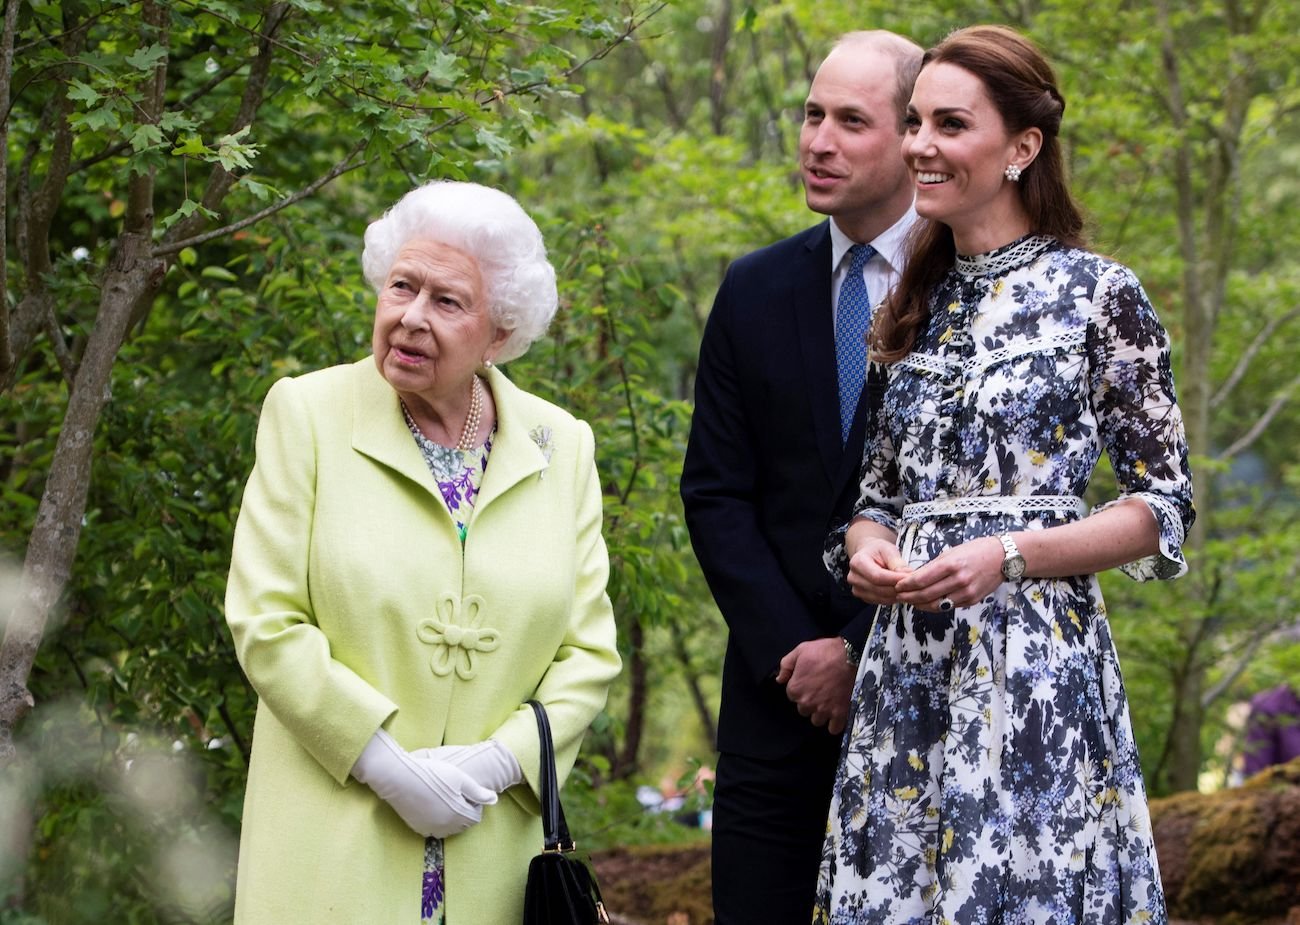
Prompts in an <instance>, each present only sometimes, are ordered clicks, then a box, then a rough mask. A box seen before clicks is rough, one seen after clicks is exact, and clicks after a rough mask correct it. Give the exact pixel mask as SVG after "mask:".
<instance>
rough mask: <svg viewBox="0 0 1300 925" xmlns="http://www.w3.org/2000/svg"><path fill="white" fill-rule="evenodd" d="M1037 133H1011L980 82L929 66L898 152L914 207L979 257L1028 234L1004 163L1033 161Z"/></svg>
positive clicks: (953, 68) (950, 67)
mask: <svg viewBox="0 0 1300 925" xmlns="http://www.w3.org/2000/svg"><path fill="white" fill-rule="evenodd" d="M1041 141H1042V133H1041V132H1040V131H1039V130H1038V129H1036V128H1029V129H1026V130H1025V131H1023V132H1019V133H1016V134H1014V135H1013V134H1012V133H1009V132H1008V131H1007V128H1006V124H1005V123H1004V122H1003V120H1002V116H1001V115H1000V114H999V113H998V110H997V108H996V107H995V106H994V105H993V101H992V100H991V99H990V98H989V95H988V92H987V91H986V89H985V87H984V84H983V82H982V81H981V80H980V79H979V78H978V77H976V76H975V75H974V74H972V73H971V72H970V71H968V70H966V69H965V68H961V67H958V66H957V65H955V64H944V63H940V64H930V65H927V66H926V67H925V68H924V69H923V70H922V71H921V74H920V76H919V77H917V79H916V88H915V89H914V90H913V91H912V102H911V104H910V105H909V106H908V107H907V131H906V134H905V136H904V138H903V157H904V158H905V159H906V161H907V165H908V166H909V167H910V168H911V170H912V176H913V178H914V179H915V183H916V211H917V213H918V214H919V215H921V216H923V217H925V218H929V219H934V220H935V221H939V222H943V223H944V224H945V225H947V226H948V227H949V228H951V229H952V233H953V240H954V242H955V243H956V245H957V250H958V251H960V252H961V253H964V254H978V253H983V252H985V251H990V250H994V249H995V248H998V247H1001V246H1002V245H1004V244H1009V243H1010V242H1012V241H1014V240H1016V239H1017V238H1019V237H1021V236H1023V235H1025V234H1028V233H1029V231H1030V230H1031V229H1030V222H1029V216H1028V213H1027V212H1026V211H1025V207H1024V203H1023V202H1022V200H1021V198H1020V191H1019V188H1018V187H1017V186H1016V184H1015V183H1013V182H1011V181H1010V180H1007V179H1006V177H1005V176H1004V171H1005V170H1006V168H1007V165H1008V164H1016V165H1017V166H1019V167H1020V168H1021V169H1022V170H1024V169H1026V168H1027V167H1028V166H1029V164H1030V162H1032V161H1033V159H1034V155H1036V154H1037V153H1038V148H1039V146H1040V144H1041Z"/></svg>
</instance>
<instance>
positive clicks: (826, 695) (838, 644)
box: [776, 636, 857, 735]
mask: <svg viewBox="0 0 1300 925" xmlns="http://www.w3.org/2000/svg"><path fill="white" fill-rule="evenodd" d="M856 674H857V672H856V670H855V669H854V668H853V666H852V665H850V664H849V662H848V659H847V658H846V657H845V655H844V641H843V640H842V639H840V637H838V636H831V637H829V638H827V639H809V640H808V641H807V642H801V643H799V645H797V646H795V647H794V648H793V649H791V650H790V652H789V653H787V654H786V656H785V658H783V659H781V670H780V671H778V672H777V675H776V683H778V684H784V685H785V695H786V696H787V697H789V698H790V699H791V700H793V701H794V703H795V706H796V707H797V708H798V709H799V715H800V716H806V717H808V719H809V720H810V721H811V722H812V724H813V725H814V726H825V727H826V729H827V731H829V732H830V733H831V735H839V734H840V733H841V732H843V731H844V724H845V722H847V721H848V716H849V700H850V698H851V697H852V696H853V679H854V676H855V675H856Z"/></svg>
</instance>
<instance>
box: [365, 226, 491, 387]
mask: <svg viewBox="0 0 1300 925" xmlns="http://www.w3.org/2000/svg"><path fill="white" fill-rule="evenodd" d="M509 336H510V332H509V331H508V330H503V329H500V328H498V327H497V326H496V325H494V324H493V323H492V319H491V318H490V317H489V314H488V304H487V296H486V293H485V289H484V285H483V276H482V274H481V273H480V272H479V267H478V261H477V260H475V259H474V258H473V257H471V256H470V255H469V254H467V253H465V252H464V251H460V250H457V249H456V248H454V247H451V246H449V245H446V244H442V243H440V242H438V241H430V240H424V239H416V240H413V241H408V242H407V243H406V245H405V246H404V247H403V248H402V249H401V250H400V251H398V253H397V259H396V260H394V261H393V265H392V267H391V268H390V269H389V271H388V277H387V278H386V279H385V281H384V285H383V288H382V289H380V291H379V298H378V301H377V303H376V305H375V331H374V337H373V340H372V342H371V343H372V347H373V349H374V353H375V363H376V365H377V366H378V367H379V372H380V374H381V375H382V376H383V377H384V378H385V379H387V380H388V384H389V385H391V386H392V387H393V388H394V389H396V390H397V391H398V393H399V394H401V395H402V396H403V397H408V396H412V397H418V398H421V399H423V400H424V401H426V402H430V403H432V402H434V401H438V400H441V399H447V398H455V397H459V396H462V395H466V394H468V391H469V387H470V386H469V383H470V380H471V377H472V376H473V375H474V371H475V370H476V369H477V368H478V366H479V364H480V363H482V362H483V360H484V359H490V358H491V357H492V355H493V354H494V353H495V352H496V351H497V350H498V349H499V348H500V347H501V345H502V344H503V343H504V342H505V340H506V338H508V337H509Z"/></svg>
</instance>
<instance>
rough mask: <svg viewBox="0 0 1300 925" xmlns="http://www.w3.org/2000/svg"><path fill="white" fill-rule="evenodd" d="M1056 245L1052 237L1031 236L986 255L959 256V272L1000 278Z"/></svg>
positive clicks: (966, 274) (967, 274)
mask: <svg viewBox="0 0 1300 925" xmlns="http://www.w3.org/2000/svg"><path fill="white" fill-rule="evenodd" d="M1055 243H1056V238H1053V237H1052V236H1051V235H1045V234H1031V235H1028V236H1027V237H1023V238H1021V239H1020V240H1019V241H1013V242H1012V243H1011V244H1008V245H1007V246H1006V247H1000V248H998V249H997V250H993V251H989V252H988V253H986V254H973V255H971V256H969V257H968V256H966V255H965V254H958V255H957V272H958V273H960V274H961V275H962V276H998V275H1000V274H1002V273H1005V272H1007V271H1008V270H1014V269H1015V268H1016V267H1020V266H1024V265H1025V264H1027V263H1029V262H1030V261H1031V260H1033V259H1034V258H1035V257H1037V256H1038V255H1039V254H1041V253H1042V252H1043V251H1045V250H1047V248H1048V247H1050V246H1051V245H1052V244H1055Z"/></svg>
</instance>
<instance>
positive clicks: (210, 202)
mask: <svg viewBox="0 0 1300 925" xmlns="http://www.w3.org/2000/svg"><path fill="white" fill-rule="evenodd" d="M289 10H290V7H289V4H287V3H272V4H271V6H270V7H268V8H267V11H266V16H265V17H264V18H263V20H262V31H261V34H260V35H259V37H258V46H257V55H256V57H254V58H253V63H252V66H251V67H250V68H249V72H248V80H247V82H246V83H245V84H244V94H243V96H242V97H241V99H240V101H239V112H238V113H236V115H235V121H234V124H233V125H232V126H231V128H230V133H231V134H232V135H233V134H237V133H238V132H240V131H242V130H243V129H245V128H247V127H248V126H250V125H252V124H253V120H254V119H255V118H256V117H257V110H258V109H259V108H260V107H261V105H262V100H263V98H264V97H265V95H266V84H267V80H268V78H269V76H270V73H271V61H272V59H273V58H274V56H275V48H276V42H275V33H276V32H278V31H279V29H280V26H282V25H283V24H284V21H285V19H286V18H287V17H288V15H289ZM237 179H238V178H237V177H236V176H235V175H234V174H233V173H231V172H230V171H228V170H226V168H225V167H223V166H221V164H219V163H218V164H213V165H212V174H211V176H210V177H209V178H208V185H207V188H206V189H205V190H204V191H203V202H202V204H203V209H195V210H194V211H193V212H192V213H190V215H189V216H188V217H186V218H183V219H181V220H180V221H178V222H177V223H176V224H175V225H173V226H172V227H171V228H169V229H168V230H167V233H166V234H164V235H163V244H164V245H166V244H168V243H170V242H172V241H176V240H181V239H183V238H187V237H191V236H193V235H195V234H197V233H198V231H199V228H201V227H202V226H203V223H204V222H206V221H207V218H206V217H205V216H204V213H203V210H204V209H206V210H208V211H209V212H215V211H217V208H218V207H219V206H220V205H221V203H222V201H223V200H224V199H225V198H226V194H227V193H229V192H230V190H231V188H232V187H233V186H234V185H235V182H236V180H237ZM155 256H158V252H156V251H155Z"/></svg>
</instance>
